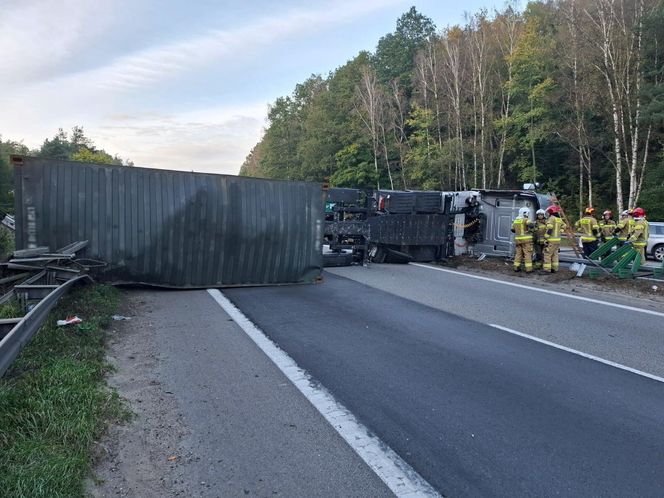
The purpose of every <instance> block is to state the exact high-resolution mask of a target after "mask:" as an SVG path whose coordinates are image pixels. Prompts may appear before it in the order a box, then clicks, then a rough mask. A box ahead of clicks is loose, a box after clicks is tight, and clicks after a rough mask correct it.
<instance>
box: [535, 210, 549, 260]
mask: <svg viewBox="0 0 664 498" xmlns="http://www.w3.org/2000/svg"><path fill="white" fill-rule="evenodd" d="M533 235H534V240H533V249H534V250H535V268H542V264H543V263H544V245H545V244H546V240H545V238H544V236H545V235H546V211H544V209H538V210H537V212H536V213H535V228H534V230H533Z"/></svg>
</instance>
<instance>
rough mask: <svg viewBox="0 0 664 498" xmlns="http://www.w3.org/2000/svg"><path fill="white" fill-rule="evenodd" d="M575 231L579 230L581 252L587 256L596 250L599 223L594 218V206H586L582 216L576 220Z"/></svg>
mask: <svg viewBox="0 0 664 498" xmlns="http://www.w3.org/2000/svg"><path fill="white" fill-rule="evenodd" d="M575 227H576V229H577V231H580V232H581V244H582V245H583V254H584V255H585V256H586V257H587V256H590V255H591V254H592V253H593V252H595V251H596V250H597V239H598V238H599V237H600V234H601V232H600V230H599V224H598V223H597V220H596V219H595V208H594V207H590V206H589V207H587V208H586V211H585V214H584V216H583V218H581V219H580V220H579V221H577V222H576V225H575Z"/></svg>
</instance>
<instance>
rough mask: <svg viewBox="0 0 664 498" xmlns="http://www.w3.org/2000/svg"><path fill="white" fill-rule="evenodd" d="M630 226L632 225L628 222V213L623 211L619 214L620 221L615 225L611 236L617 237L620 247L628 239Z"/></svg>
mask: <svg viewBox="0 0 664 498" xmlns="http://www.w3.org/2000/svg"><path fill="white" fill-rule="evenodd" d="M632 226H633V223H631V222H630V216H629V211H628V210H627V209H625V210H624V211H623V212H622V213H620V219H619V220H618V223H617V224H616V228H615V229H614V230H613V234H614V235H616V236H617V237H618V240H619V241H620V245H623V244H624V243H625V241H626V240H627V238H628V237H629V234H630V232H631V229H632Z"/></svg>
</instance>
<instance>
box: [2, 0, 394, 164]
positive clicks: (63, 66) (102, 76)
mask: <svg viewBox="0 0 664 498" xmlns="http://www.w3.org/2000/svg"><path fill="white" fill-rule="evenodd" d="M0 1H2V0H0ZM4 1H5V3H6V5H4V6H3V8H2V15H1V16H0V49H1V50H2V57H0V109H2V110H3V115H5V116H10V118H9V119H8V120H5V121H4V122H3V123H2V126H3V127H4V129H2V130H0V132H2V133H3V135H5V136H7V137H11V138H16V139H25V141H26V143H27V144H28V145H29V146H31V147H36V146H37V145H38V144H39V143H40V142H41V141H42V140H43V139H44V138H46V137H47V136H52V135H53V133H54V132H55V131H56V130H57V128H58V127H63V128H65V129H70V128H71V127H72V126H74V125H82V126H83V127H84V128H85V130H86V132H87V134H88V135H89V136H90V137H91V138H92V139H93V140H94V141H95V142H96V143H97V145H98V146H100V147H103V148H104V149H106V150H107V151H109V152H111V153H118V154H120V155H121V156H123V157H125V158H129V159H131V160H133V161H134V162H135V163H136V164H140V165H146V166H152V167H165V168H175V169H196V170H201V171H217V172H225V173H236V172H237V171H238V170H239V167H240V165H241V164H242V162H243V160H244V158H245V156H246V155H247V154H248V152H249V151H250V150H251V148H252V147H253V145H255V143H256V142H257V141H258V139H259V138H260V134H261V130H262V127H263V126H264V119H265V115H266V108H267V105H266V104H267V100H272V99H273V98H275V97H276V95H255V96H253V97H248V98H247V100H249V103H243V102H240V101H237V99H236V102H235V103H234V104H232V105H229V104H228V102H229V101H231V100H232V99H233V94H232V92H233V91H234V90H233V88H224V90H223V91H219V90H218V89H217V91H216V92H215V91H214V90H212V91H210V90H209V89H207V90H206V89H204V88H203V87H201V86H200V85H199V80H198V78H203V79H204V78H206V77H207V78H210V77H212V76H210V75H211V74H212V73H211V72H210V71H209V70H210V69H211V68H216V69H219V68H225V67H230V66H233V65H235V66H234V67H235V70H238V67H241V64H242V63H243V62H246V61H252V62H253V61H257V60H260V59H261V57H265V54H266V53H270V52H269V50H270V49H271V48H272V47H273V46H274V45H275V44H278V43H281V42H284V41H291V40H294V39H297V40H298V43H300V42H301V43H303V44H306V43H310V38H311V37H312V36H316V35H317V34H318V33H320V32H321V30H324V29H329V28H330V27H333V26H335V25H338V24H342V23H349V22H352V21H356V20H357V19H360V18H362V17H363V16H367V15H370V14H371V13H373V12H375V11H377V10H379V9H383V8H385V7H387V6H392V5H395V4H401V3H403V0H368V1H364V2H355V1H352V0H346V1H343V2H339V1H332V0H328V1H325V2H316V3H306V4H304V3H303V4H302V6H300V7H299V8H298V9H290V10H286V9H287V8H286V7H283V6H281V5H279V4H274V6H273V7H272V6H271V7H269V8H266V9H263V11H262V12H261V14H260V16H259V17H257V18H256V19H255V20H251V18H249V19H250V21H249V22H247V23H246V24H243V25H238V26H232V27H230V28H229V27H223V25H221V24H219V25H218V26H219V27H218V28H217V29H206V30H204V31H201V30H200V29H199V30H198V31H196V27H197V25H195V23H192V24H191V29H187V26H184V27H182V26H180V27H179V28H180V29H179V34H177V33H176V34H171V33H170V32H169V34H168V35H166V34H164V35H162V37H161V39H162V40H168V41H166V42H163V43H161V44H153V45H152V46H149V47H148V48H141V49H134V50H132V51H129V52H126V51H125V52H118V50H120V49H119V48H118V47H115V46H114V50H115V51H113V50H111V48H110V47H111V45H113V43H114V42H115V41H117V39H118V34H117V32H116V31H115V29H116V28H117V27H118V26H119V25H122V24H123V23H127V22H128V20H127V18H126V16H127V15H131V12H136V11H140V10H141V6H140V5H139V7H132V8H134V9H135V10H133V11H132V10H131V9H130V8H129V7H128V8H127V9H126V11H124V13H123V12H121V11H123V9H122V8H121V7H120V8H118V3H119V2H122V3H123V4H124V3H126V4H127V6H130V5H131V3H130V2H128V0H96V1H91V0H15V1H12V0H4ZM149 1H151V0H136V2H137V4H144V3H145V2H149ZM181 6H184V8H189V7H188V4H185V3H184V2H183V3H182V4H181ZM229 8H230V7H229ZM269 9H273V10H274V12H270V11H269ZM116 10H117V11H116ZM123 15H124V16H125V17H122V16H123ZM200 15H201V16H205V12H203V13H201V14H200ZM132 22H133V24H131V25H130V27H126V26H125V28H124V29H130V30H132V29H133V31H132V32H135V30H136V28H135V27H134V28H131V26H140V25H141V23H143V22H148V23H149V22H150V21H149V20H146V19H142V18H137V19H134V20H132ZM169 22H174V21H169ZM214 22H215V20H214V19H206V25H208V26H214ZM220 22H221V20H220ZM183 33H185V34H183ZM189 33H193V34H189ZM307 36H308V37H309V38H308V37H307ZM148 38H149V37H147V38H146V39H143V40H139V42H138V43H133V42H132V44H130V45H132V46H136V45H140V46H143V47H145V44H146V43H148ZM104 47H108V49H107V50H105V49H104ZM122 50H126V47H125V48H123V49H122ZM106 52H108V53H106ZM86 54H87V57H88V58H90V57H92V56H95V55H99V57H98V59H95V60H94V64H88V66H85V65H84V64H81V65H80V66H78V65H77V62H78V61H79V60H80V59H82V58H84V56H86ZM293 56H294V57H296V56H297V55H296V54H293ZM104 57H105V58H104ZM92 58H94V57H92ZM271 62H272V61H267V60H266V62H265V63H266V66H267V67H266V69H265V71H266V72H265V73H264V74H260V75H258V74H250V75H244V76H246V77H248V78H257V77H259V78H260V77H263V78H264V77H267V78H269V72H267V71H269V65H270V64H271ZM238 64H240V66H238ZM217 74H218V73H217ZM236 76H237V75H234V74H229V75H228V77H229V78H230V79H235V78H236ZM217 77H218V76H217ZM238 81H241V78H238ZM294 83H295V82H294ZM243 90H244V89H242V88H240V89H236V91H238V92H241V91H243ZM206 91H207V92H209V93H199V92H206ZM245 94H246V92H245ZM262 100H264V101H263V102H261V101H262ZM256 101H259V103H258V104H256V103H255V102H256ZM202 102H205V103H206V104H205V105H208V106H209V107H208V108H205V109H198V110H197V108H200V107H201V106H203V105H204V104H202ZM224 103H225V104H224ZM192 107H193V110H191V111H186V112H185V111H182V109H189V108H192Z"/></svg>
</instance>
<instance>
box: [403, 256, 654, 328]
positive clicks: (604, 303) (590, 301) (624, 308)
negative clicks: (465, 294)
mask: <svg viewBox="0 0 664 498" xmlns="http://www.w3.org/2000/svg"><path fill="white" fill-rule="evenodd" d="M409 264H410V265H411V266H418V267H420V268H427V269H429V270H435V271H442V272H444V273H453V274H454V275H461V276H464V277H468V278H476V279H477V280H484V281H486V282H494V283H496V284H503V285H509V286H511V287H518V288H520V289H528V290H531V291H535V292H544V293H545V294H552V295H554V296H560V297H567V298H569V299H576V300H578V301H585V302H587V303H595V304H602V305H604V306H611V307H612V308H620V309H623V310H629V311H636V312H639V313H646V314H648V315H655V316H661V317H662V318H664V313H661V312H659V311H653V310H647V309H644V308H637V307H635V306H628V305H626V304H618V303H611V302H608V301H601V300H599V299H592V298H590V297H583V296H573V295H572V294H566V293H564V292H558V291H553V290H549V289H542V288H540V287H532V286H530V285H523V284H515V283H514V282H506V281H505V280H499V279H497V278H490V277H482V276H480V275H473V274H471V273H464V272H462V271H456V270H448V269H447V268H436V267H435V266H429V265H423V264H421V263H409Z"/></svg>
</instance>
